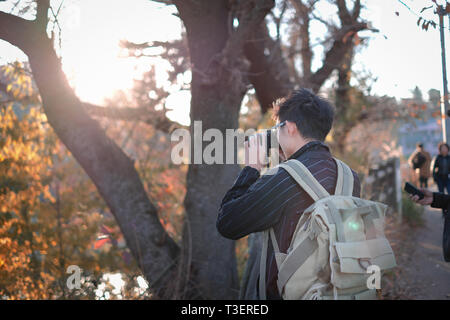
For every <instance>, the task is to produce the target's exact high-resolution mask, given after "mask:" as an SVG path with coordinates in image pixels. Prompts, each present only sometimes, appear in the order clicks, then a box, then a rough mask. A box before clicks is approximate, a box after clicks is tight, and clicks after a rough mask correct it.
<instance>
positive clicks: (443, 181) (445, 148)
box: [433, 142, 450, 194]
mask: <svg viewBox="0 0 450 320" xmlns="http://www.w3.org/2000/svg"><path fill="white" fill-rule="evenodd" d="M438 148H439V154H438V155H437V156H436V158H435V159H434V163H433V179H434V181H435V182H436V184H437V186H438V189H439V192H441V193H444V189H447V194H450V179H449V178H448V175H449V174H450V155H449V154H448V152H449V149H450V147H449V145H448V144H447V143H445V142H441V143H439V146H438Z"/></svg>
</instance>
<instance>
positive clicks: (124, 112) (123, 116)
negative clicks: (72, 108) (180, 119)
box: [83, 103, 187, 133]
mask: <svg viewBox="0 0 450 320" xmlns="http://www.w3.org/2000/svg"><path fill="white" fill-rule="evenodd" d="M83 107H84V108H85V110H86V111H87V112H88V113H89V114H90V115H94V116H100V117H106V118H109V119H116V120H124V121H140V122H144V123H147V124H149V125H151V126H153V127H154V128H155V129H156V130H160V131H162V132H164V133H171V132H172V131H173V130H175V129H179V128H185V129H187V127H185V126H183V125H181V124H179V123H176V122H173V121H171V120H169V119H168V118H167V117H166V116H165V115H164V114H163V112H154V111H149V109H148V108H147V107H138V108H126V107H111V106H108V107H102V106H97V105H94V104H91V103H83Z"/></svg>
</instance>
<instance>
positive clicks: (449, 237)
mask: <svg viewBox="0 0 450 320" xmlns="http://www.w3.org/2000/svg"><path fill="white" fill-rule="evenodd" d="M419 190H420V191H421V192H422V193H423V194H424V197H423V198H422V199H420V198H419V196H418V195H417V194H412V195H410V198H411V200H412V201H414V202H415V203H418V204H421V205H423V206H426V205H430V206H431V207H432V208H441V209H443V213H444V233H443V237H442V250H443V254H444V260H445V261H446V262H450V213H449V211H450V195H448V194H444V193H441V192H432V191H430V190H428V189H419Z"/></svg>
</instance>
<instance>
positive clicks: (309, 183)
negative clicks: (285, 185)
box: [278, 159, 330, 201]
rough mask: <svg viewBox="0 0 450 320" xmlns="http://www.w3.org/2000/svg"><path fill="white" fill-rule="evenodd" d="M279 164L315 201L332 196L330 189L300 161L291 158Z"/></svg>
mask: <svg viewBox="0 0 450 320" xmlns="http://www.w3.org/2000/svg"><path fill="white" fill-rule="evenodd" d="M278 166H279V167H281V168H283V169H285V170H286V171H287V172H288V173H289V174H290V175H291V176H292V178H294V179H295V181H297V183H298V184H299V185H300V186H301V187H302V188H303V190H305V191H306V193H308V194H309V196H310V197H311V198H313V200H314V201H317V200H319V199H322V198H326V197H328V196H330V194H329V193H328V191H327V190H325V188H324V187H323V186H322V185H321V184H320V183H319V181H317V179H316V178H314V176H313V175H312V173H311V171H309V170H308V168H307V167H305V165H304V164H303V163H301V162H300V161H298V160H296V159H290V160H288V161H286V162H284V163H281V164H279V165H278Z"/></svg>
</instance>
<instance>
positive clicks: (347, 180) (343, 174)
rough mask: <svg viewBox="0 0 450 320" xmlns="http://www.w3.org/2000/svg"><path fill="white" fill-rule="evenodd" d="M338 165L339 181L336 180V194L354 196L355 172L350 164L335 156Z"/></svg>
mask: <svg viewBox="0 0 450 320" xmlns="http://www.w3.org/2000/svg"><path fill="white" fill-rule="evenodd" d="M333 159H334V160H335V161H336V165H337V169H338V170H337V172H338V175H337V182H336V189H335V194H336V195H343V196H352V195H353V183H354V178H353V172H352V170H351V169H350V167H349V166H348V165H346V164H345V163H344V162H342V161H341V160H339V159H336V158H333Z"/></svg>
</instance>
